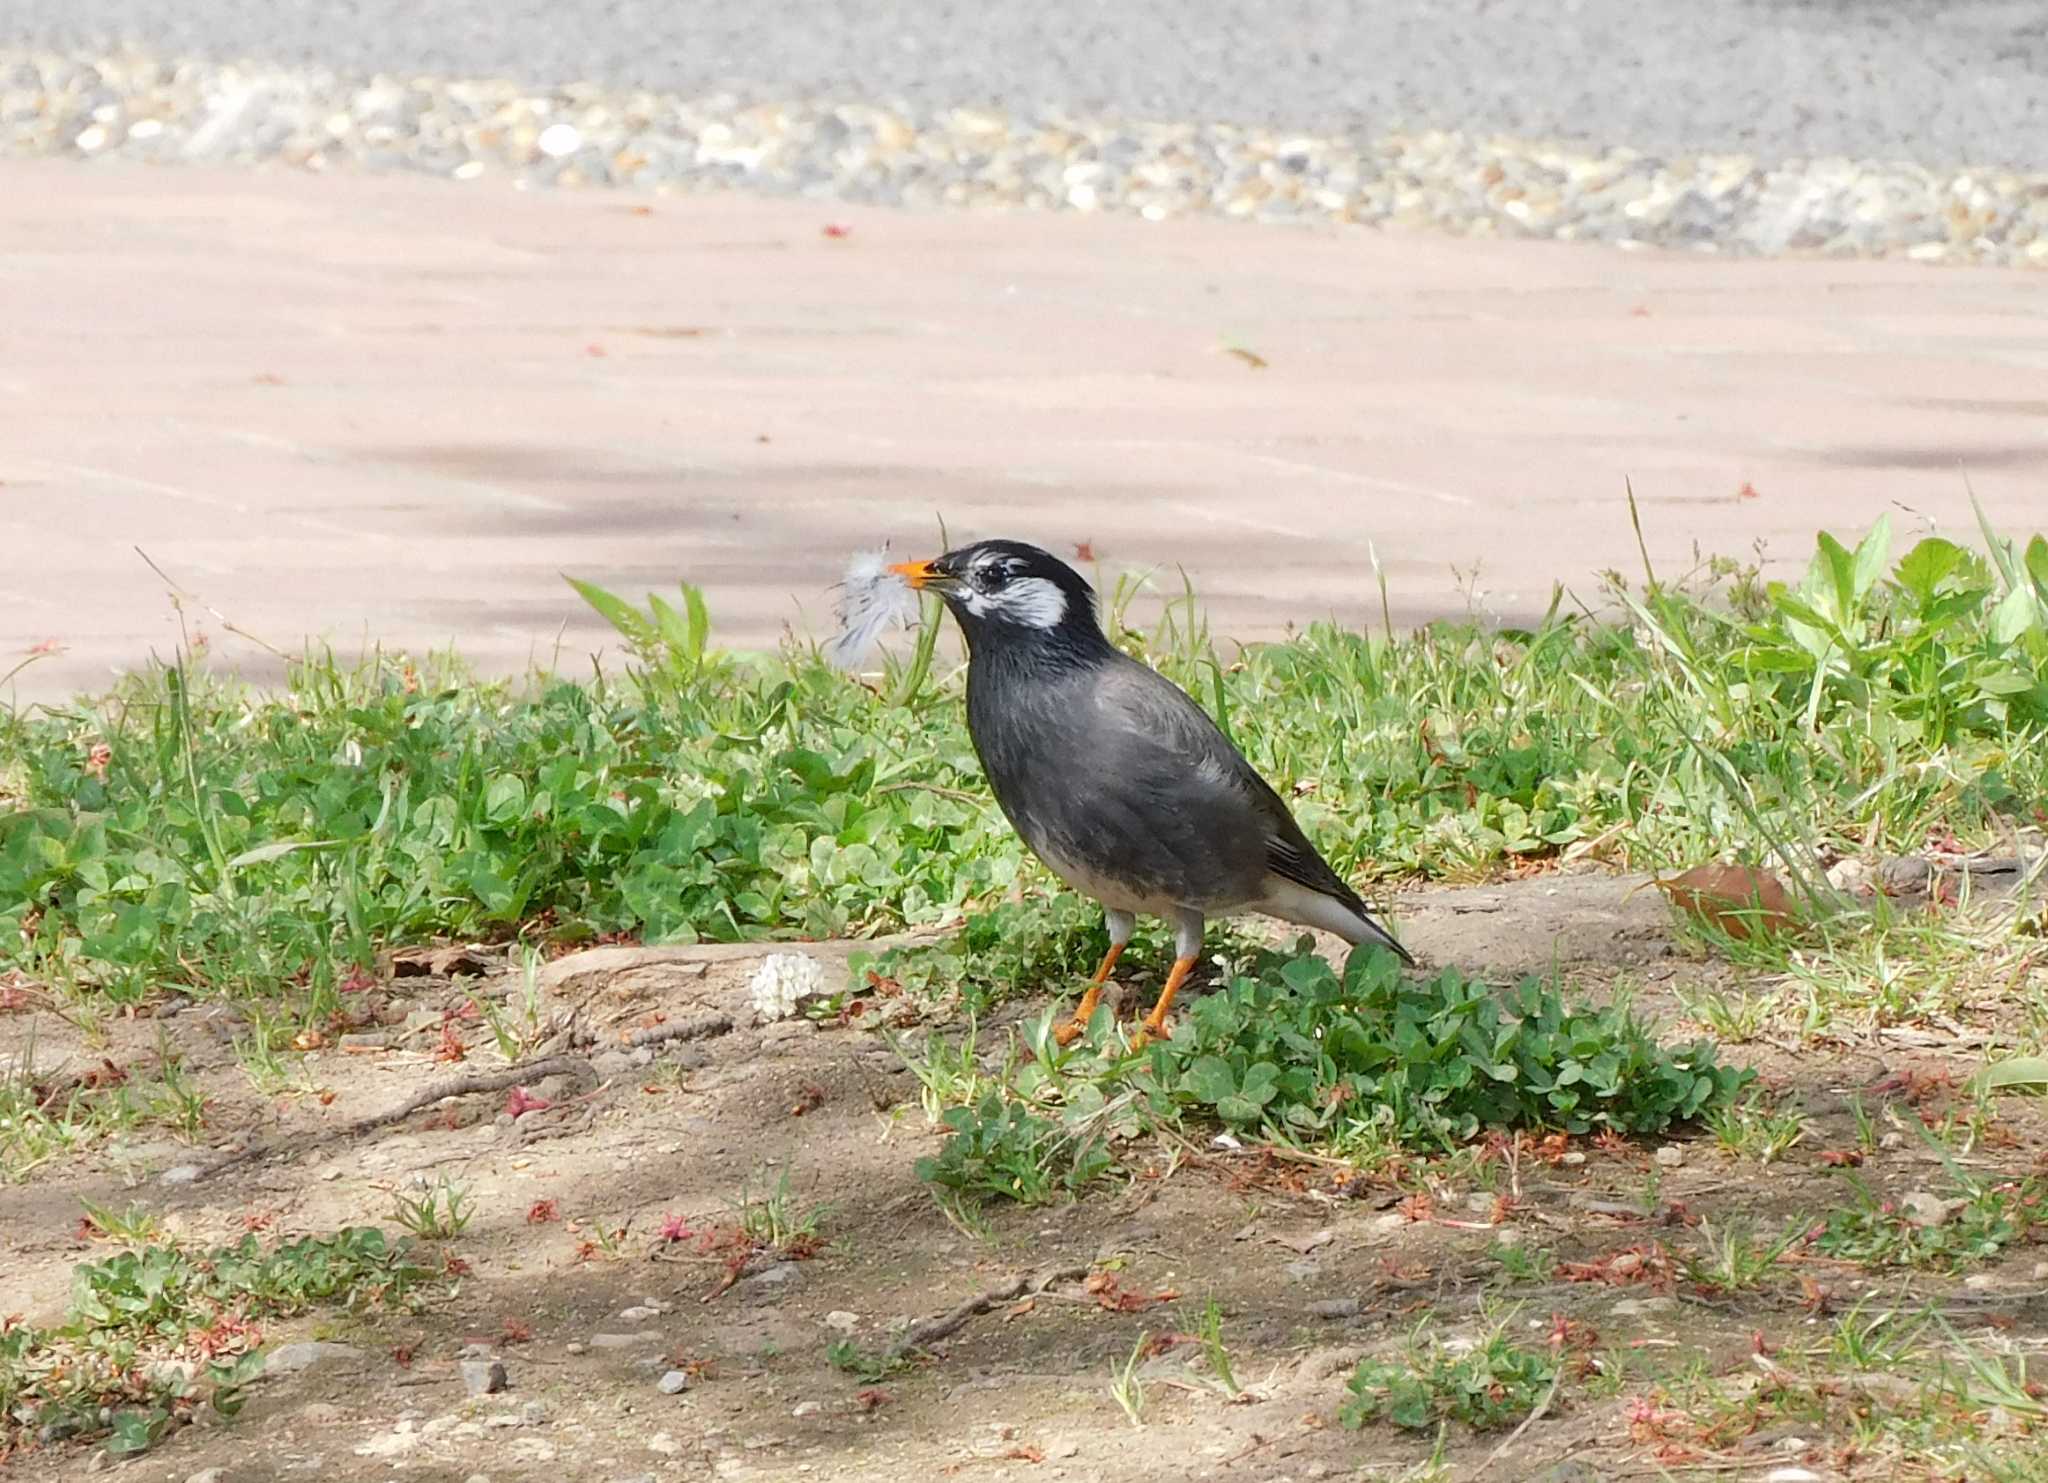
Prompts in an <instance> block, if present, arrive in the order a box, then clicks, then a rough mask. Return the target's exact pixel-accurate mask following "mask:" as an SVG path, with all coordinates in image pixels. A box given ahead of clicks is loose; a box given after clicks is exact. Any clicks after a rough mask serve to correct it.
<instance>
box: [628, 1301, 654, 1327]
mask: <svg viewBox="0 0 2048 1483" xmlns="http://www.w3.org/2000/svg"><path fill="white" fill-rule="evenodd" d="M619 1317H621V1318H623V1319H625V1321H626V1322H628V1323H645V1322H647V1320H648V1319H650V1318H659V1317H661V1310H660V1309H659V1308H654V1307H650V1306H648V1305H647V1304H645V1303H637V1304H635V1305H634V1306H633V1307H631V1308H626V1309H623V1310H621V1311H620V1313H619Z"/></svg>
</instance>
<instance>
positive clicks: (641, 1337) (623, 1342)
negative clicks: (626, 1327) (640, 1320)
mask: <svg viewBox="0 0 2048 1483" xmlns="http://www.w3.org/2000/svg"><path fill="white" fill-rule="evenodd" d="M660 1342H661V1335H660V1334H658V1333H656V1332H655V1331H654V1330H653V1329H636V1330H634V1331H633V1332H632V1333H630V1334H592V1335H591V1336H590V1347H591V1348H592V1349H638V1348H639V1347H640V1346H641V1345H642V1344H659V1343H660Z"/></svg>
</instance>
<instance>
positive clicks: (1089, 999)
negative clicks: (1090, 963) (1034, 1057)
mask: <svg viewBox="0 0 2048 1483" xmlns="http://www.w3.org/2000/svg"><path fill="white" fill-rule="evenodd" d="M1123 951H1124V945H1123V944H1122V943H1120V942H1112V943H1111V944H1110V945H1109V951H1108V952H1106V953H1104V954H1103V955H1102V966H1101V967H1100V968H1098V969H1096V970H1095V977H1093V978H1091V979H1090V980H1088V992H1087V993H1085V994H1083V995H1082V996H1081V1002H1080V1004H1079V1005H1077V1006H1076V1007H1075V1009H1074V1017H1073V1018H1072V1019H1071V1020H1069V1021H1067V1023H1066V1024H1064V1025H1061V1026H1060V1027H1059V1028H1058V1029H1057V1030H1054V1031H1053V1032H1052V1038H1053V1040H1054V1041H1055V1042H1057V1043H1058V1044H1060V1045H1071V1044H1073V1042H1074V1041H1076V1040H1079V1039H1080V1038H1081V1036H1082V1035H1083V1034H1084V1033H1086V1031H1087V1029H1088V1021H1089V1020H1091V1019H1093V1018H1094V1017H1095V1006H1096V1005H1097V1004H1099V1003H1101V1002H1102V986H1103V985H1104V984H1105V983H1107V982H1109V970H1110V969H1112V968H1114V967H1116V960H1117V959H1118V958H1120V957H1122V956H1123Z"/></svg>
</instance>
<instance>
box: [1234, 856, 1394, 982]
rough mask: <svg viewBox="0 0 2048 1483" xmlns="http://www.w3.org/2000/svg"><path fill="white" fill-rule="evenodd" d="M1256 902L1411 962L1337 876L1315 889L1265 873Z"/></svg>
mask: <svg viewBox="0 0 2048 1483" xmlns="http://www.w3.org/2000/svg"><path fill="white" fill-rule="evenodd" d="M1260 904H1261V906H1262V907H1263V908H1264V909H1265V910H1266V911H1268V912H1270V913H1272V914H1273V915H1274V916H1276V917H1279V918H1281V919H1282V920H1284V921H1289V922H1299V923H1301V924H1302V925H1303V926H1304V927H1320V928H1321V929H1322V930H1323V931H1325V932H1334V933H1336V934H1337V935H1338V936H1339V937H1341V938H1343V939H1344V940H1345V941H1346V942H1348V943H1350V944H1351V945H1352V946H1353V947H1357V946H1359V945H1360V944H1361V943H1367V942H1371V943H1377V944H1378V945H1379V946H1381V947H1383V948H1386V949H1387V950H1388V951H1389V952H1391V953H1393V954H1394V956H1396V957H1397V958H1399V959H1400V960H1401V961H1402V962H1403V963H1406V964H1407V965H1408V966H1409V967H1411V968H1413V967H1414V966H1415V959H1414V958H1413V957H1411V956H1410V955H1409V952H1408V949H1406V948H1405V947H1402V946H1401V944H1400V943H1398V942H1396V941H1395V940H1394V934H1393V933H1391V932H1389V931H1388V930H1387V929H1386V928H1385V927H1382V926H1381V925H1380V924H1379V923H1378V922H1376V921H1374V920H1373V918H1372V913H1371V912H1369V911H1367V910H1366V909H1365V903H1364V902H1363V901H1361V900H1359V899H1358V893H1357V892H1355V891H1353V890H1352V889H1351V888H1350V887H1349V886H1347V885H1345V884H1344V883H1343V882H1342V881H1341V880H1335V879H1334V878H1333V879H1332V881H1331V882H1330V884H1329V885H1327V886H1325V887H1324V888H1322V889H1320V890H1319V889H1317V888H1316V887H1313V886H1305V885H1303V884H1302V883H1301V882H1299V881H1295V880H1289V879H1287V878H1285V877H1284V876H1280V875H1277V874H1275V875H1269V876H1267V877H1266V896H1265V900H1264V901H1263V902H1262V903H1260Z"/></svg>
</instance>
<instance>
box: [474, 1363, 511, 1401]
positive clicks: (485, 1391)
mask: <svg viewBox="0 0 2048 1483" xmlns="http://www.w3.org/2000/svg"><path fill="white" fill-rule="evenodd" d="M510 1383H511V1382H510V1381H509V1380H508V1379H507V1378H506V1375H505V1365H504V1362H503V1361H502V1360H495V1359H466V1360H464V1361H462V1388H463V1389H464V1390H466V1391H468V1392H469V1393H470V1394H471V1395H495V1394H496V1393H497V1392H499V1391H501V1390H503V1389H504V1388H505V1387H506V1386H507V1385H508V1384H510Z"/></svg>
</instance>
